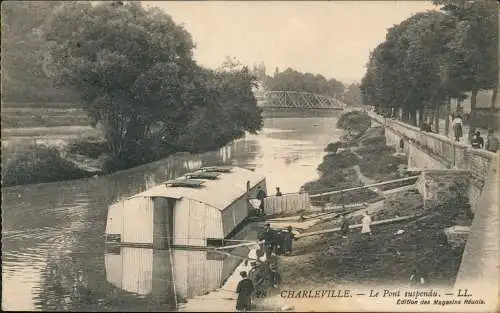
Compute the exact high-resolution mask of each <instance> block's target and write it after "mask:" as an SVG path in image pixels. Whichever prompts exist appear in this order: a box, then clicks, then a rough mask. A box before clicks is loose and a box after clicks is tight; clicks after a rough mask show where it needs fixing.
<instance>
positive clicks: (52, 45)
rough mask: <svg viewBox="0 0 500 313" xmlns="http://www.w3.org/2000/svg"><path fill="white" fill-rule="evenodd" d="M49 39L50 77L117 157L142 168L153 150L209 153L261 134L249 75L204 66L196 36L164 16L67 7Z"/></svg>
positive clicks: (130, 7) (127, 5)
mask: <svg viewBox="0 0 500 313" xmlns="http://www.w3.org/2000/svg"><path fill="white" fill-rule="evenodd" d="M44 34H45V38H46V40H47V42H48V43H47V46H48V51H49V53H48V55H47V58H46V63H47V64H46V68H47V71H48V72H49V73H50V74H51V77H53V78H54V80H55V82H56V83H58V84H60V85H63V86H70V87H72V88H74V89H75V90H77V91H78V93H79V94H80V95H81V97H82V99H83V101H84V105H85V109H86V110H87V111H88V113H89V115H90V116H92V117H93V118H94V119H95V121H96V122H97V123H99V125H101V127H102V128H103V130H104V133H105V135H106V139H107V143H108V145H109V150H110V153H111V155H112V156H113V157H116V158H118V159H122V160H126V162H129V163H130V162H131V163H132V164H137V163H141V162H145V161H148V160H147V158H148V156H151V155H152V154H153V155H154V154H155V153H154V152H155V151H151V150H152V147H155V150H156V151H161V149H160V147H163V148H166V147H168V148H172V149H174V148H175V149H185V150H195V148H197V147H198V146H203V147H205V148H210V147H216V146H218V145H221V144H225V143H227V142H229V141H230V140H232V139H234V138H235V137H236V136H237V135H241V134H242V133H243V132H244V131H252V132H254V131H257V130H258V129H260V126H261V116H260V111H259V109H258V108H257V106H256V100H255V98H254V97H253V93H251V87H252V86H253V83H254V80H255V78H254V77H253V76H252V75H250V73H249V71H248V69H247V68H231V69H230V70H222V71H214V70H209V69H204V68H201V67H200V66H198V65H197V64H196V63H195V61H194V60H193V58H192V49H193V48H194V43H193V41H192V39H191V36H190V34H189V33H188V32H187V31H186V30H185V29H184V28H183V27H182V26H179V25H177V24H175V23H174V21H173V20H172V18H171V17H170V16H169V15H167V14H166V13H164V12H163V11H161V10H159V9H156V8H153V9H144V8H143V7H142V6H141V5H140V4H139V3H138V2H124V3H120V4H119V5H117V3H116V2H103V3H98V4H91V3H90V2H68V3H64V4H62V5H61V6H59V7H58V8H57V10H56V11H55V12H54V14H53V15H52V16H51V18H50V19H49V20H48V21H47V23H46V25H45V28H44ZM155 145H156V146H155ZM156 148H157V149H156ZM139 152H140V153H139ZM158 157H159V156H158ZM130 158H133V160H129V159H130Z"/></svg>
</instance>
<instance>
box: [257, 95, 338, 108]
mask: <svg viewBox="0 0 500 313" xmlns="http://www.w3.org/2000/svg"><path fill="white" fill-rule="evenodd" d="M256 98H257V105H258V106H259V107H261V108H301V109H327V110H343V109H344V108H345V107H346V104H345V103H343V102H342V101H340V100H339V99H336V98H334V97H329V96H324V95H318V94H314V93H311V92H302V91H266V92H262V93H260V94H259V95H256Z"/></svg>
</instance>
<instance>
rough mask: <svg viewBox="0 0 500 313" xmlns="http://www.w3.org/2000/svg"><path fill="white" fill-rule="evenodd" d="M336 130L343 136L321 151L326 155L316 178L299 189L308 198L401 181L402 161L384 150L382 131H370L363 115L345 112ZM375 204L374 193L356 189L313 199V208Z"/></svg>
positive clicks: (404, 160) (393, 153)
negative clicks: (370, 184)
mask: <svg viewBox="0 0 500 313" xmlns="http://www.w3.org/2000/svg"><path fill="white" fill-rule="evenodd" d="M337 127H338V128H341V129H343V130H344V131H345V134H344V135H343V136H342V139H341V140H340V141H337V142H333V143H330V144H328V145H327V147H326V148H325V151H326V152H328V153H327V154H326V155H325V156H324V158H323V161H322V162H321V164H320V165H319V166H318V173H319V178H318V179H317V180H314V181H311V182H308V183H306V184H304V186H303V187H304V189H305V190H306V191H307V192H308V193H309V194H316V193H321V192H322V191H328V190H341V189H347V188H354V187H361V186H364V185H366V184H367V183H374V182H381V181H386V180H391V179H396V178H400V177H401V173H400V171H399V170H400V169H401V168H402V167H403V166H404V164H405V163H406V159H405V157H404V156H399V155H397V154H395V153H396V150H395V149H394V148H392V147H388V146H386V140H385V135H384V129H383V127H371V119H370V118H369V117H368V115H367V114H366V113H363V112H357V111H353V112H347V113H345V114H343V115H342V116H341V117H340V119H339V120H338V122H337ZM359 172H361V173H362V175H363V176H361V175H360V173H359ZM403 184H404V183H403ZM400 185H401V184H400ZM393 188H395V187H393ZM377 200H381V198H380V196H379V195H378V194H377V192H374V191H373V190H370V189H360V190H355V191H350V192H344V193H342V194H337V195H331V196H325V197H321V198H316V199H315V203H314V204H316V205H323V204H326V203H333V204H348V203H352V202H366V201H377Z"/></svg>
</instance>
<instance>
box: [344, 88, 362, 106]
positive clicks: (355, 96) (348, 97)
mask: <svg viewBox="0 0 500 313" xmlns="http://www.w3.org/2000/svg"><path fill="white" fill-rule="evenodd" d="M344 102H345V103H346V104H347V105H352V106H357V105H360V104H361V103H362V99H361V90H360V84H351V85H349V87H347V89H346V91H345V93H344Z"/></svg>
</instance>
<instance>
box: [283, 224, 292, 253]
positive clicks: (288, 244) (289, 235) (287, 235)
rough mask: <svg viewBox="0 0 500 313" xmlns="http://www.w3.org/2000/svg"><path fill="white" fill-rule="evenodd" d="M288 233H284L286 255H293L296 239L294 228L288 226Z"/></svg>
mask: <svg viewBox="0 0 500 313" xmlns="http://www.w3.org/2000/svg"><path fill="white" fill-rule="evenodd" d="M286 230H287V231H285V232H283V250H284V253H285V255H290V254H292V244H293V240H294V239H295V235H294V234H293V232H292V226H288V227H287V229H286Z"/></svg>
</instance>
